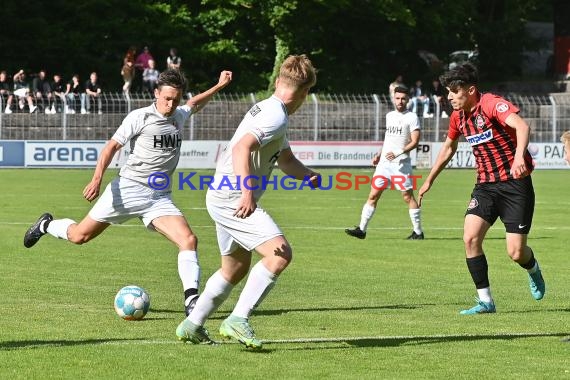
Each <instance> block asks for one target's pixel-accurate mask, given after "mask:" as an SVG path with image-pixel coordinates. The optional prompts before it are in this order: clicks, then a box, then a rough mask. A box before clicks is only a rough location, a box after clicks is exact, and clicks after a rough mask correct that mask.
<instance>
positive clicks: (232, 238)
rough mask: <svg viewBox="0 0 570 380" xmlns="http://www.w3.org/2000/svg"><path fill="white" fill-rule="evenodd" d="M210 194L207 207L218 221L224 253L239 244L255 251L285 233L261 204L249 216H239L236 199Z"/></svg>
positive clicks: (217, 228)
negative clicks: (224, 199) (220, 197)
mask: <svg viewBox="0 0 570 380" xmlns="http://www.w3.org/2000/svg"><path fill="white" fill-rule="evenodd" d="M209 194H210V193H209V192H208V195H206V208H207V209H208V213H209V214H210V217H211V218H212V219H213V220H214V222H215V223H216V234H217V236H218V246H219V247H220V253H221V254H222V255H229V254H230V253H232V252H233V251H235V250H236V249H237V248H238V246H241V247H243V248H244V249H246V250H248V251H253V250H254V249H255V248H256V247H258V246H259V245H261V244H263V243H265V242H266V241H268V240H271V239H273V238H274V237H276V236H281V235H283V232H282V231H281V229H280V228H279V227H278V226H277V224H276V223H275V221H273V218H271V216H270V215H269V214H268V213H267V212H265V210H264V209H262V208H261V207H260V206H259V205H257V208H256V209H255V211H254V212H253V213H252V214H251V215H250V216H248V217H247V218H244V219H242V218H237V217H235V216H234V212H235V211H236V209H235V206H234V205H235V202H234V201H230V200H227V201H221V200H220V199H219V198H217V197H213V196H210V195H209Z"/></svg>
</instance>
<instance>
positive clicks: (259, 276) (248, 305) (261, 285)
mask: <svg viewBox="0 0 570 380" xmlns="http://www.w3.org/2000/svg"><path fill="white" fill-rule="evenodd" d="M276 281H277V275H276V274H274V273H271V272H270V271H269V270H268V269H267V268H266V267H265V265H263V263H262V262H261V261H259V262H258V263H257V264H255V265H254V266H253V268H251V271H250V272H249V276H248V277H247V282H246V283H245V286H244V287H243V290H242V291H241V294H240V296H239V299H238V301H237V303H236V306H235V307H234V311H232V315H235V316H236V317H241V318H249V315H250V314H251V312H252V311H253V310H254V309H255V308H256V307H257V306H259V304H260V303H261V301H263V299H264V298H265V296H267V293H269V291H270V290H271V289H273V287H274V286H275V282H276Z"/></svg>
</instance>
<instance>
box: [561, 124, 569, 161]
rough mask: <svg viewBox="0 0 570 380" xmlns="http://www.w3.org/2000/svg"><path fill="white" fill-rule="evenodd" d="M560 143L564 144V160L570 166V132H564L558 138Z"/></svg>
mask: <svg viewBox="0 0 570 380" xmlns="http://www.w3.org/2000/svg"><path fill="white" fill-rule="evenodd" d="M560 141H562V142H563V143H564V151H565V153H564V159H565V160H566V162H568V163H569V164H570V131H566V132H564V133H563V134H562V136H560Z"/></svg>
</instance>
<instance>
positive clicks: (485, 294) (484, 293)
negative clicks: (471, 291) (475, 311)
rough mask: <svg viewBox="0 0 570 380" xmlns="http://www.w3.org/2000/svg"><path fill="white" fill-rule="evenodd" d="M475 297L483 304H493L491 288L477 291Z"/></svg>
mask: <svg viewBox="0 0 570 380" xmlns="http://www.w3.org/2000/svg"><path fill="white" fill-rule="evenodd" d="M477 295H478V296H479V300H481V301H483V302H493V297H491V288H489V287H487V288H483V289H477Z"/></svg>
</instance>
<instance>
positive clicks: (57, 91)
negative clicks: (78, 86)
mask: <svg viewBox="0 0 570 380" xmlns="http://www.w3.org/2000/svg"><path fill="white" fill-rule="evenodd" d="M66 88H67V86H66V85H65V82H64V81H63V79H62V78H61V75H59V74H54V76H53V82H52V83H51V90H52V91H53V97H54V102H53V104H54V107H53V108H52V111H56V112H63V107H62V105H63V104H65V90H66ZM52 113H55V112H52Z"/></svg>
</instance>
